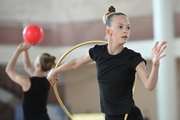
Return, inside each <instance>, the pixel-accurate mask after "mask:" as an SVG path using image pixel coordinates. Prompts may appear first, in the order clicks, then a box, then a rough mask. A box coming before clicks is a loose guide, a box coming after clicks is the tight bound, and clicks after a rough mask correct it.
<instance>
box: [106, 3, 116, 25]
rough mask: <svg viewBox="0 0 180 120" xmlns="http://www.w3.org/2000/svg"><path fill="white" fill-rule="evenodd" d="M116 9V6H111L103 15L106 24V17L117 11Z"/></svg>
mask: <svg viewBox="0 0 180 120" xmlns="http://www.w3.org/2000/svg"><path fill="white" fill-rule="evenodd" d="M115 11H116V9H115V8H114V6H110V7H109V8H108V12H106V13H105V14H104V15H103V23H104V24H106V18H107V16H109V15H110V14H111V13H115Z"/></svg>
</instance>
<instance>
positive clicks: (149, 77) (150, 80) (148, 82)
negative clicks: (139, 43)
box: [136, 42, 166, 91]
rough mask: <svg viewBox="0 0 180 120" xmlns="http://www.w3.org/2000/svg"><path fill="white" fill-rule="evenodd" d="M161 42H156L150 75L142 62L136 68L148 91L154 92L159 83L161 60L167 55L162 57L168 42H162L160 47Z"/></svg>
mask: <svg viewBox="0 0 180 120" xmlns="http://www.w3.org/2000/svg"><path fill="white" fill-rule="evenodd" d="M158 44H159V42H156V43H155V45H154V47H153V50H152V69H151V72H150V73H148V71H147V70H146V67H145V63H144V62H141V63H139V65H138V66H137V67H136V71H137V73H138V75H139V77H140V78H141V80H142V82H143V84H144V86H145V88H146V89H148V90H150V91H152V90H153V89H154V88H155V87H156V84H157V81H158V73H159V66H160V63H159V60H160V59H162V58H164V57H165V56H166V55H165V54H164V55H161V54H162V52H163V51H164V50H165V49H166V42H162V43H161V44H160V45H158Z"/></svg>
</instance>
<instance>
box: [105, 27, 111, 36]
mask: <svg viewBox="0 0 180 120" xmlns="http://www.w3.org/2000/svg"><path fill="white" fill-rule="evenodd" d="M105 33H106V35H109V36H111V35H112V33H111V30H110V29H109V28H106V30H105Z"/></svg>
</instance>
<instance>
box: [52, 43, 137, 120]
mask: <svg viewBox="0 0 180 120" xmlns="http://www.w3.org/2000/svg"><path fill="white" fill-rule="evenodd" d="M92 43H104V44H105V43H107V41H105V40H90V41H86V42H82V43H80V44H77V45H76V46H74V47H72V48H71V49H69V50H68V51H67V52H65V53H64V54H63V55H62V56H61V57H60V59H59V60H58V62H57V64H56V66H55V68H57V67H59V66H60V64H61V62H62V61H63V60H64V58H65V57H66V56H67V55H68V54H69V53H70V52H72V51H73V50H75V49H76V48H78V47H81V46H83V45H86V44H92ZM53 89H54V93H55V95H56V98H57V100H58V102H59V105H60V106H61V107H62V109H63V110H64V112H65V113H66V115H67V116H68V117H69V119H70V120H74V119H73V117H72V115H71V114H70V113H69V112H68V110H67V109H66V107H65V106H64V104H63V102H62V100H61V98H60V96H59V93H58V90H57V86H56V84H55V85H54V86H53ZM134 90H135V81H134V85H133V93H134ZM127 117H128V114H126V115H125V118H124V120H127Z"/></svg>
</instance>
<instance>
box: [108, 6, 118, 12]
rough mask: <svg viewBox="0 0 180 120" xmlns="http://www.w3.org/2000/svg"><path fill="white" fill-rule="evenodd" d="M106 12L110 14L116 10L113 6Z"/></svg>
mask: <svg viewBox="0 0 180 120" xmlns="http://www.w3.org/2000/svg"><path fill="white" fill-rule="evenodd" d="M108 12H110V13H112V12H116V9H115V8H114V7H113V6H110V7H109V9H108Z"/></svg>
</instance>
